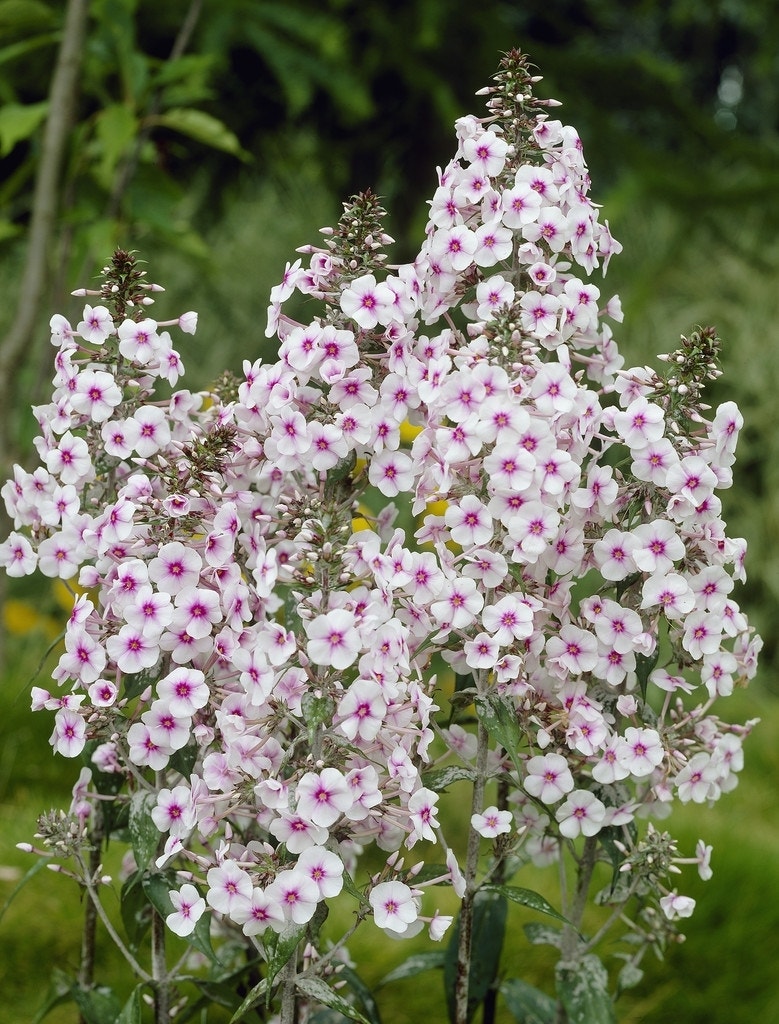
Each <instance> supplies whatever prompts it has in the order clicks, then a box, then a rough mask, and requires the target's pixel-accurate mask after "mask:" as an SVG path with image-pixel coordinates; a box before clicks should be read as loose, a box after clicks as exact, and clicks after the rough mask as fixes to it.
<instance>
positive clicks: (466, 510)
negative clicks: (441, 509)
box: [444, 494, 493, 548]
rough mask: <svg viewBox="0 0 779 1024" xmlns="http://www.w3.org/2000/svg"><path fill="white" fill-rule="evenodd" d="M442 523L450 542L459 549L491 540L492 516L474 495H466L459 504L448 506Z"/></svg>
mask: <svg viewBox="0 0 779 1024" xmlns="http://www.w3.org/2000/svg"><path fill="white" fill-rule="evenodd" d="M444 522H445V523H446V525H447V526H448V527H449V532H450V535H451V537H452V540H453V541H455V543H457V544H459V545H461V547H464V548H465V547H472V546H473V545H480V544H488V543H489V542H490V540H492V534H493V528H492V516H491V515H490V514H489V512H488V511H487V508H486V506H484V505H483V504H482V503H481V502H480V501H479V499H478V498H477V497H476V495H475V494H466V495H465V496H464V497H463V498H461V499H460V502H459V504H450V505H449V506H448V508H447V510H446V512H445V513H444Z"/></svg>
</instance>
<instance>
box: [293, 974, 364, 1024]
mask: <svg viewBox="0 0 779 1024" xmlns="http://www.w3.org/2000/svg"><path fill="white" fill-rule="evenodd" d="M295 988H296V989H297V990H298V991H299V992H302V993H303V995H304V996H308V997H309V999H316V1001H317V1002H319V1003H322V1004H323V1005H324V1006H329V1007H330V1009H331V1010H337V1011H338V1012H339V1013H342V1014H343V1015H344V1017H347V1018H348V1019H349V1020H356V1021H357V1022H358V1024H372V1022H371V1021H370V1020H368V1018H367V1017H365V1016H363V1014H362V1013H360V1011H359V1010H358V1009H357V1008H356V1007H355V1006H352V1004H351V1003H350V1002H349V1001H348V1000H346V999H344V997H343V996H339V995H338V993H337V992H334V991H333V990H332V989H331V988H330V986H329V985H328V984H327V982H325V981H322V979H321V978H314V977H311V976H310V975H308V974H301V975H300V976H299V977H297V978H295Z"/></svg>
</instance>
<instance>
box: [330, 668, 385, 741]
mask: <svg viewBox="0 0 779 1024" xmlns="http://www.w3.org/2000/svg"><path fill="white" fill-rule="evenodd" d="M386 713H387V701H386V699H385V697H384V693H383V691H382V688H381V686H380V685H379V683H377V682H376V681H375V680H373V679H355V681H354V682H353V683H352V684H351V685H350V686H349V688H348V689H347V690H346V692H345V693H344V695H343V697H342V698H341V700H340V702H339V704H338V712H337V721H338V728H339V729H340V730H341V732H342V733H343V734H344V735H345V736H346V737H347V738H348V739H349V740H351V741H352V743H355V742H357V741H358V740H359V741H362V742H371V741H372V740H374V739H376V736H377V735H378V733H379V730H380V729H381V727H382V724H383V722H384V716H385V715H386Z"/></svg>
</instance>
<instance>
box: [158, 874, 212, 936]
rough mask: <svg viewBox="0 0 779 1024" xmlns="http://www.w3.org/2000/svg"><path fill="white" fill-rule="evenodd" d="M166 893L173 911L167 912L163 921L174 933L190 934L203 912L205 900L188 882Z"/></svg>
mask: <svg viewBox="0 0 779 1024" xmlns="http://www.w3.org/2000/svg"><path fill="white" fill-rule="evenodd" d="M168 895H169V897H170V902H171V903H172V904H173V913H172V914H168V916H167V917H166V918H165V923H166V924H167V926H168V928H170V930H171V931H172V932H174V933H175V934H176V935H181V936H185V935H191V934H192V932H193V931H194V930H195V925H196V924H197V922H198V921H199V920H200V918H201V917H202V916H203V914H204V912H205V909H206V901H205V900H204V899H203V897H202V896H201V895H200V893H199V892H198V891H197V889H196V888H195V886H194V885H190V883H189V882H185V884H184V885H182V887H181V888H180V889H179V890H176V889H171V890H170V892H169V893H168Z"/></svg>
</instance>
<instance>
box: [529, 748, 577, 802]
mask: <svg viewBox="0 0 779 1024" xmlns="http://www.w3.org/2000/svg"><path fill="white" fill-rule="evenodd" d="M522 785H523V786H524V788H525V789H526V790H527V792H528V793H529V794H530V795H531V796H534V797H537V798H538V799H539V800H541V801H542V802H543V803H545V804H553V803H556V802H557V801H558V800H562V798H563V797H564V796H565V794H566V793H570V792H571V790H572V789H573V787H574V781H573V775H572V774H571V771H570V768H569V767H568V762H567V761H566V759H565V758H564V757H563V756H562V754H542V755H537V756H536V757H531V758H530V759H529V760H528V761H526V762H525V777H524V778H523V780H522Z"/></svg>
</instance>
